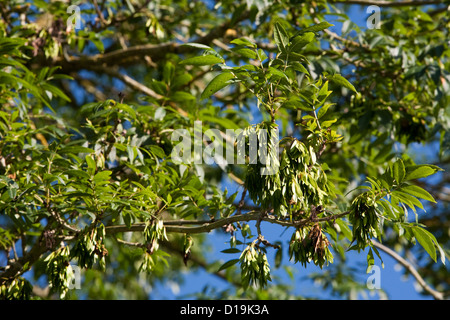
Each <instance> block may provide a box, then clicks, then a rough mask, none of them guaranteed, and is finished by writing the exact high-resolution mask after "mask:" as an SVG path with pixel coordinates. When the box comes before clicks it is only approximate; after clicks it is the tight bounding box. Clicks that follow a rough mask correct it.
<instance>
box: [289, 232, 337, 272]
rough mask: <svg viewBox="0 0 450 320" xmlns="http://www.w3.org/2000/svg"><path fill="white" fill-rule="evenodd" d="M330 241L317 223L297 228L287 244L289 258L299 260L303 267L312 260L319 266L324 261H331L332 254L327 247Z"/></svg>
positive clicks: (321, 265)
mask: <svg viewBox="0 0 450 320" xmlns="http://www.w3.org/2000/svg"><path fill="white" fill-rule="evenodd" d="M329 245H330V242H329V241H328V239H327V237H326V236H325V235H324V234H323V232H322V229H321V227H320V225H319V224H315V225H314V226H312V227H304V228H299V229H297V230H296V231H295V232H294V233H293V234H292V237H291V241H290V244H289V259H290V260H292V258H294V262H296V263H297V262H300V263H301V264H302V265H303V266H304V267H306V264H307V263H309V262H311V261H312V262H313V263H314V264H315V265H316V266H319V267H320V268H322V267H323V265H324V264H325V263H326V264H327V265H328V263H330V262H331V263H333V254H332V253H331V251H330V249H329V248H328V247H329Z"/></svg>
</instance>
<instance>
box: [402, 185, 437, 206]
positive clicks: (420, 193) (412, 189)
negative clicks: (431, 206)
mask: <svg viewBox="0 0 450 320" xmlns="http://www.w3.org/2000/svg"><path fill="white" fill-rule="evenodd" d="M399 191H403V192H406V193H409V194H411V195H413V196H415V197H418V198H421V199H425V200H428V201H431V202H434V203H436V200H434V198H433V196H432V195H431V194H429V193H428V191H426V190H424V189H422V188H421V187H419V186H415V185H410V186H404V187H402V188H401V189H399Z"/></svg>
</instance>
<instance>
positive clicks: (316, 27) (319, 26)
mask: <svg viewBox="0 0 450 320" xmlns="http://www.w3.org/2000/svg"><path fill="white" fill-rule="evenodd" d="M333 26H334V24H331V23H328V22H326V21H323V22H321V23H319V24H316V25H313V26H311V27H307V28H304V29H302V30H300V31H298V32H297V33H296V34H295V35H294V38H295V37H297V36H299V35H301V34H304V33H307V32H319V31H323V30H325V29H327V28H329V27H333Z"/></svg>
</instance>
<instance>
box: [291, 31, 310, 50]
mask: <svg viewBox="0 0 450 320" xmlns="http://www.w3.org/2000/svg"><path fill="white" fill-rule="evenodd" d="M313 40H314V33H312V32H306V33H305V34H303V35H300V36H296V37H295V38H294V39H293V40H292V43H291V46H290V50H289V51H290V52H299V51H300V50H301V49H302V48H303V47H304V46H306V45H307V44H309V43H311V42H312V41H313Z"/></svg>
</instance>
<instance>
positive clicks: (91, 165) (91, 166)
mask: <svg viewBox="0 0 450 320" xmlns="http://www.w3.org/2000/svg"><path fill="white" fill-rule="evenodd" d="M86 163H87V166H88V172H89V173H90V174H91V175H92V174H94V172H95V169H96V168H97V166H96V164H95V161H94V159H92V157H91V156H90V155H87V156H86Z"/></svg>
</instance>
